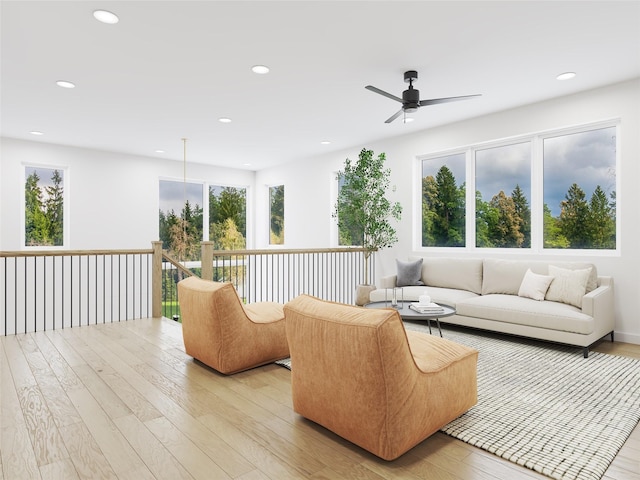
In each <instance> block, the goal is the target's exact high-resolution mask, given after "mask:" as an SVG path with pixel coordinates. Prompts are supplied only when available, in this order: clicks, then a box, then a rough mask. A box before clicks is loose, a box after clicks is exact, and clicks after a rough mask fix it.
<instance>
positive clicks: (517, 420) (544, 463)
mask: <svg viewBox="0 0 640 480" xmlns="http://www.w3.org/2000/svg"><path fill="white" fill-rule="evenodd" d="M405 325H406V328H407V330H418V331H425V332H427V333H428V328H427V326H426V325H425V324H423V323H412V322H405ZM443 335H444V337H445V338H447V339H449V340H453V341H455V342H458V343H461V344H464V345H468V346H470V347H474V348H476V349H477V350H478V351H479V352H480V354H479V356H478V403H477V405H475V406H474V407H473V408H472V409H471V410H469V411H468V412H467V413H465V414H464V415H462V416H461V417H459V418H458V419H456V420H454V421H453V422H451V423H449V424H448V425H446V426H445V427H444V428H442V431H443V432H444V433H446V434H448V435H450V436H452V437H454V438H457V439H459V440H461V441H463V442H466V443H468V444H470V445H474V446H476V447H478V448H482V449H483V450H486V451H488V452H491V453H493V454H495V455H498V456H500V457H502V458H504V459H506V460H509V461H511V462H514V463H517V464H518V465H522V466H524V467H527V468H529V469H531V470H535V471H537V472H539V473H541V474H543V475H546V476H548V477H551V478H556V479H559V480H599V479H600V478H602V476H603V475H604V473H605V471H606V470H607V468H608V466H609V464H610V463H611V462H612V461H613V459H614V458H615V456H616V454H617V453H618V451H619V450H620V448H621V447H622V445H623V444H624V443H625V441H626V439H627V438H628V437H629V435H630V434H631V431H632V430H633V429H634V428H635V426H636V425H637V423H638V421H639V420H640V360H636V359H630V358H624V357H618V356H614V355H607V354H603V353H598V352H591V353H590V354H589V358H586V359H585V358H583V356H582V349H580V348H571V347H564V346H559V345H554V344H550V343H544V342H536V341H533V340H526V339H520V338H516V337H507V336H500V335H493V334H488V333H484V332H476V331H473V330H462V329H450V328H443ZM278 364H280V365H282V366H285V367H287V368H289V369H291V364H290V362H289V361H288V359H287V360H284V361H280V362H278Z"/></svg>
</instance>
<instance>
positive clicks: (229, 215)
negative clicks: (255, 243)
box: [209, 185, 247, 250]
mask: <svg viewBox="0 0 640 480" xmlns="http://www.w3.org/2000/svg"><path fill="white" fill-rule="evenodd" d="M246 238H247V189H246V188H235V187H222V186H218V185H210V186H209V239H210V240H211V241H212V242H213V243H214V248H215V249H217V250H241V249H244V248H246V246H247V240H246Z"/></svg>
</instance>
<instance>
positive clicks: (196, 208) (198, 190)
mask: <svg viewBox="0 0 640 480" xmlns="http://www.w3.org/2000/svg"><path fill="white" fill-rule="evenodd" d="M159 190H160V195H159V196H160V212H159V222H160V240H161V241H162V248H164V249H166V250H167V251H168V252H169V253H170V254H171V255H173V256H175V257H176V258H177V259H179V260H182V261H188V260H199V259H200V256H201V251H200V242H201V241H202V240H203V236H202V234H203V228H202V224H203V211H202V206H201V205H202V198H203V185H202V184H201V183H185V182H179V181H171V180H160V189H159Z"/></svg>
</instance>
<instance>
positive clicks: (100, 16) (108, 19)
mask: <svg viewBox="0 0 640 480" xmlns="http://www.w3.org/2000/svg"><path fill="white" fill-rule="evenodd" d="M93 16H94V17H95V19H96V20H98V21H99V22H102V23H108V24H109V25H114V24H116V23H118V22H119V21H120V19H119V18H118V16H117V15H116V14H115V13H111V12H108V11H107V10H96V11H95V12H93Z"/></svg>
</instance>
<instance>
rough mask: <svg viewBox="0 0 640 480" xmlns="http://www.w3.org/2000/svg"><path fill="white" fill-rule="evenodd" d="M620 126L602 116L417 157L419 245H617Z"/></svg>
mask: <svg viewBox="0 0 640 480" xmlns="http://www.w3.org/2000/svg"><path fill="white" fill-rule="evenodd" d="M617 129H618V122H615V121H609V122H600V123H598V124H592V125H587V126H582V127H580V128H573V129H564V130H561V131H554V132H544V133H541V134H534V135H527V136H522V137H520V138H518V139H515V140H514V139H512V140H510V141H509V143H506V142H501V143H500V144H498V143H497V142H493V144H492V145H490V146H489V144H487V143H485V144H483V145H473V146H469V147H466V148H465V149H464V151H462V150H461V151H460V152H458V153H452V154H448V155H437V156H436V155H433V156H429V157H422V158H420V159H419V161H420V164H419V165H420V169H421V176H420V181H421V185H420V186H421V190H420V192H421V194H420V201H421V203H422V205H421V219H420V220H421V228H420V230H419V232H420V234H421V238H420V240H419V241H420V242H421V245H422V246H423V247H465V246H469V247H468V248H469V249H471V250H473V249H480V248H501V249H516V248H517V249H531V250H533V251H537V252H541V251H543V250H544V249H556V250H558V249H575V250H580V249H582V250H616V248H617V233H616V232H617V229H618V228H619V225H617V221H616V219H617V214H616V208H617V206H616V196H617V195H616V194H617V192H616V188H617V187H616V185H617V179H616V169H617V162H618V157H617V150H616V143H617ZM465 167H466V168H465ZM466 186H469V190H470V191H469V192H468V193H467V192H466ZM472 187H473V188H472ZM472 192H475V195H473V194H472ZM467 213H468V214H469V216H470V217H471V218H474V219H475V222H474V221H472V220H471V219H469V221H466V220H465V217H466V215H467Z"/></svg>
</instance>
